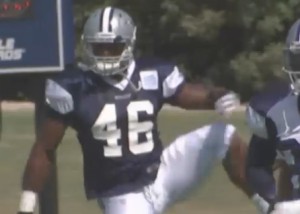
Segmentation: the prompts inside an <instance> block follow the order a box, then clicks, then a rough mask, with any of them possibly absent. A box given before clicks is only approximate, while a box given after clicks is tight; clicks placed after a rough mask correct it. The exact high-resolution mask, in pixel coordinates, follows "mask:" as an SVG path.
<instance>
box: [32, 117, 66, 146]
mask: <svg viewBox="0 0 300 214" xmlns="http://www.w3.org/2000/svg"><path fill="white" fill-rule="evenodd" d="M66 129H67V125H66V124H65V123H63V122H62V121H60V120H56V119H54V118H51V117H46V118H45V119H44V121H43V122H42V124H41V127H40V129H39V131H38V133H37V139H36V144H38V145H39V146H41V147H43V149H45V150H55V149H56V148H57V146H58V144H59V143H60V142H61V140H62V138H63V136H64V134H65V131H66Z"/></svg>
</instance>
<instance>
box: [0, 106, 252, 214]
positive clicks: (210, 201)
mask: <svg viewBox="0 0 300 214" xmlns="http://www.w3.org/2000/svg"><path fill="white" fill-rule="evenodd" d="M3 117H4V118H3V125H4V127H3V135H2V139H1V141H0V213H1V214H8V213H16V211H17V206H18V200H19V193H20V183H21V175H22V172H23V168H24V164H25V161H26V159H27V156H28V153H29V149H30V146H31V144H32V142H33V140H34V131H33V122H32V121H33V113H32V112H31V111H18V112H4V115H3ZM217 118H218V117H216V115H215V114H213V113H211V112H197V111H193V112H188V113H187V112H182V111H164V112H163V113H161V115H160V120H159V125H160V128H161V129H160V130H161V136H162V139H163V140H164V142H170V141H172V140H173V139H174V138H175V137H176V136H177V135H179V134H181V133H184V132H186V131H188V130H192V129H194V128H196V127H200V126H201V125H203V124H205V123H208V122H212V121H214V120H217ZM228 121H230V122H232V123H234V124H235V125H236V126H237V127H238V129H239V130H240V132H241V133H242V134H243V136H244V137H245V139H248V137H249V133H248V131H247V129H246V124H245V119H244V117H243V114H242V113H236V114H234V115H233V117H232V119H230V120H228ZM57 156H58V167H59V172H58V173H59V204H60V214H70V213H72V214H82V213H85V214H93V213H101V212H100V211H99V210H98V207H97V205H96V203H95V202H87V201H86V200H85V197H84V191H83V185H82V157H81V153H80V148H79V145H78V144H77V143H76V140H75V135H74V132H73V131H71V130H70V131H68V133H67V135H66V136H65V138H64V140H63V143H62V144H61V146H60V147H59V150H58V155H57ZM167 213H168V214H182V213H185V214H201V213H204V214H252V213H255V208H254V207H253V205H252V204H251V203H250V202H249V201H248V199H247V198H246V197H245V196H244V195H243V194H241V193H240V192H239V190H237V189H236V188H235V187H234V186H233V185H232V184H231V183H230V182H229V180H228V179H227V177H226V175H225V173H224V172H223V170H222V168H221V167H220V166H217V167H216V169H215V170H214V172H213V174H212V175H211V177H210V178H209V179H208V180H207V182H206V184H205V185H203V186H202V187H201V188H199V189H197V190H195V192H194V193H193V194H192V195H191V196H190V198H188V199H187V200H186V201H184V202H182V203H178V204H177V205H176V206H174V207H173V208H172V209H170V210H169V211H168V212H167Z"/></svg>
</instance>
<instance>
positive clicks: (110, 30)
mask: <svg viewBox="0 0 300 214" xmlns="http://www.w3.org/2000/svg"><path fill="white" fill-rule="evenodd" d="M113 15H114V9H113V8H112V9H111V11H110V14H109V27H108V31H109V32H112V25H111V20H112V17H113Z"/></svg>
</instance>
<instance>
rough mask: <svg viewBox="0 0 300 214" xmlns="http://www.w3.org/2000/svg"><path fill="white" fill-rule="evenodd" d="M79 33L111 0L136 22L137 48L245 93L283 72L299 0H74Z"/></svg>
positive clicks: (192, 74) (196, 77)
mask: <svg viewBox="0 0 300 214" xmlns="http://www.w3.org/2000/svg"><path fill="white" fill-rule="evenodd" d="M74 3H75V6H74V10H75V14H76V19H75V22H76V30H77V35H78V38H79V35H80V33H81V29H82V26H83V23H84V21H85V19H86V17H87V16H88V14H89V13H90V12H91V11H92V10H94V9H95V8H97V7H100V6H104V5H113V6H117V7H120V8H123V9H125V10H126V11H128V12H129V13H130V14H131V15H132V16H133V18H134V20H135V22H136V24H137V25H138V42H137V54H143V55H156V56H160V57H163V58H166V59H170V60H174V61H176V62H177V64H178V65H180V66H181V67H182V68H183V69H184V71H185V72H186V75H187V76H188V77H189V78H190V79H193V80H201V81H205V82H209V83H214V84H218V85H223V86H227V87H229V88H231V89H234V90H236V91H238V92H239V93H240V94H241V95H242V97H243V98H244V99H248V98H249V96H251V95H252V94H253V92H255V91H257V90H259V89H260V88H261V87H262V86H263V85H264V84H265V83H266V82H267V81H270V80H272V79H274V78H277V77H280V76H284V74H283V73H282V72H281V57H282V56H281V51H282V47H283V43H284V40H285V35H286V33H287V30H288V28H289V27H290V25H291V24H292V23H293V22H294V21H295V20H296V19H298V18H299V17H298V16H299V14H300V1H299V0H264V1H261V0H222V1H219V0H202V1H199V0H151V1H149V0H126V1H124V0H104V1H101V2H100V3H99V1H98V0H97V1H96V0H90V1H86V0H74Z"/></svg>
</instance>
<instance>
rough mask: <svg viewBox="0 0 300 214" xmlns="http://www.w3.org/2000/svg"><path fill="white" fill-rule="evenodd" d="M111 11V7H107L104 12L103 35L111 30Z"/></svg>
mask: <svg viewBox="0 0 300 214" xmlns="http://www.w3.org/2000/svg"><path fill="white" fill-rule="evenodd" d="M110 11H111V7H107V8H105V9H104V11H103V22H102V30H103V31H102V32H103V33H108V30H109V23H110V19H109V17H110Z"/></svg>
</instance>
